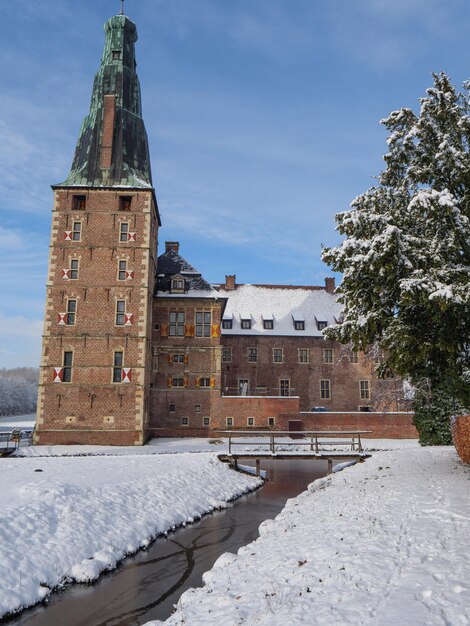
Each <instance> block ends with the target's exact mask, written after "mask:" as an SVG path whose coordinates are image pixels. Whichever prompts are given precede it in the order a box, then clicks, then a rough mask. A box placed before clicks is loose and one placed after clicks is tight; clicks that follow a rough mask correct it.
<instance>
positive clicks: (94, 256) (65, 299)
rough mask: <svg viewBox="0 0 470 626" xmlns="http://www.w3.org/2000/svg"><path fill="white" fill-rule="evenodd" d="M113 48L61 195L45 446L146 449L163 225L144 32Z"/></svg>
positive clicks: (42, 414) (126, 25)
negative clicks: (145, 110) (150, 132)
mask: <svg viewBox="0 0 470 626" xmlns="http://www.w3.org/2000/svg"><path fill="white" fill-rule="evenodd" d="M104 30H105V34H106V39H105V45H104V51H103V56H102V59H101V66H100V68H99V70H98V72H97V74H96V76H95V80H94V84H93V93H92V97H91V105H90V111H89V113H88V115H87V116H86V117H85V119H84V121H83V123H82V127H81V130H80V135H79V138H78V142H77V147H76V150H75V156H74V159H73V163H72V168H71V171H70V173H69V175H68V177H67V179H66V180H65V182H63V183H61V184H58V185H54V186H53V187H52V189H53V190H54V208H53V212H52V229H51V241H50V253H49V269H48V278H47V295H46V311H45V321H44V335H43V351H42V361H41V373H40V381H39V399H38V415H37V424H36V435H35V441H36V443H38V444H59V443H64V444H70V443H92V444H123V445H133V444H136V445H138V444H142V443H143V442H144V441H145V439H146V436H147V428H148V422H149V387H150V380H149V376H150V372H151V351H150V335H151V328H152V319H151V318H152V298H153V291H154V281H155V262H156V248H157V231H158V226H159V225H160V220H159V215H158V206H157V201H156V197H155V191H154V189H153V186H152V177H151V171H150V158H149V150H148V141H147V134H146V131H145V126H144V122H143V119H142V110H141V99H140V86H139V79H138V77H137V73H136V63H135V51H134V44H135V42H136V41H137V31H136V27H135V24H134V23H133V22H132V21H131V20H130V19H129V18H128V17H126V16H124V15H116V16H114V17H112V18H111V19H110V20H108V22H106V24H105V26H104Z"/></svg>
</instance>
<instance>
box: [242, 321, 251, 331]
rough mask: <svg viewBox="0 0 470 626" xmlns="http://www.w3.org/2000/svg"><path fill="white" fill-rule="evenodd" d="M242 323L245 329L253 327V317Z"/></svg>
mask: <svg viewBox="0 0 470 626" xmlns="http://www.w3.org/2000/svg"><path fill="white" fill-rule="evenodd" d="M240 325H241V327H242V328H243V329H244V330H247V329H248V328H251V319H247V320H242V321H241V324H240Z"/></svg>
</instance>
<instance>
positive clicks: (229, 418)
mask: <svg viewBox="0 0 470 626" xmlns="http://www.w3.org/2000/svg"><path fill="white" fill-rule="evenodd" d="M225 423H226V425H227V426H228V427H229V428H231V427H232V426H233V417H227V418H226V419H225Z"/></svg>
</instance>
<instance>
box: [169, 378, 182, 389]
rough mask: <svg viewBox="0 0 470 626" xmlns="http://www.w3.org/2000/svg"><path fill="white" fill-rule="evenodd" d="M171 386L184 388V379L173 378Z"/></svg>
mask: <svg viewBox="0 0 470 626" xmlns="http://www.w3.org/2000/svg"><path fill="white" fill-rule="evenodd" d="M171 386H172V387H184V378H172V379H171Z"/></svg>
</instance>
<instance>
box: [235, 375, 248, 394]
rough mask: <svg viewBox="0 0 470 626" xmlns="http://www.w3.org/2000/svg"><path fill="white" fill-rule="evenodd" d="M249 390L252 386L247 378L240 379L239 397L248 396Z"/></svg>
mask: <svg viewBox="0 0 470 626" xmlns="http://www.w3.org/2000/svg"><path fill="white" fill-rule="evenodd" d="M249 388H250V384H249V382H248V379H247V378H239V379H238V395H239V396H247V395H248V390H249Z"/></svg>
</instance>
